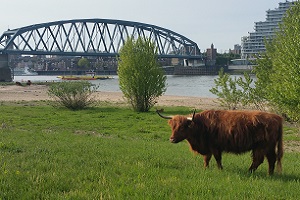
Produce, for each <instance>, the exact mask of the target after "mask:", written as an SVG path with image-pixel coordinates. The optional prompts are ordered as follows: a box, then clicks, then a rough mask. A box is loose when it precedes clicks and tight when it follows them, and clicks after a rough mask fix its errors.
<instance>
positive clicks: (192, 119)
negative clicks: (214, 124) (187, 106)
mask: <svg viewBox="0 0 300 200" xmlns="http://www.w3.org/2000/svg"><path fill="white" fill-rule="evenodd" d="M195 113H196V109H194V112H193V117H192V118H190V117H188V118H187V119H188V120H191V121H194V117H195Z"/></svg>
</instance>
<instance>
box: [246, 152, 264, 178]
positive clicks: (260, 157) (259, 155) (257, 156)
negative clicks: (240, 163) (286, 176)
mask: <svg viewBox="0 0 300 200" xmlns="http://www.w3.org/2000/svg"><path fill="white" fill-rule="evenodd" d="M263 161H264V152H263V150H262V149H253V150H252V164H251V166H250V168H249V171H250V172H251V173H252V172H254V171H255V170H256V169H257V168H258V166H259V165H260V164H261V163H263Z"/></svg>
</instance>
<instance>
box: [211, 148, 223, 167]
mask: <svg viewBox="0 0 300 200" xmlns="http://www.w3.org/2000/svg"><path fill="white" fill-rule="evenodd" d="M213 154H214V157H215V159H216V161H217V166H218V169H223V166H222V152H221V151H218V150H215V151H214V152H213Z"/></svg>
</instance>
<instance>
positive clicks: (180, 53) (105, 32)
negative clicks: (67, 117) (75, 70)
mask: <svg viewBox="0 0 300 200" xmlns="http://www.w3.org/2000/svg"><path fill="white" fill-rule="evenodd" d="M128 37H133V38H135V39H136V38H138V37H142V38H150V39H151V40H152V41H153V42H154V43H155V44H156V46H157V48H158V56H159V58H184V59H201V58H202V57H201V54H200V50H199V48H198V46H197V44H196V43H195V42H193V41H192V40H190V39H188V38H186V37H185V36H183V35H180V34H178V33H175V32H174V31H171V30H168V29H165V28H162V27H159V26H155V25H150V24H145V23H139V22H132V21H123V20H111V19H76V20H65V21H55V22H48V23H41V24H34V25H29V26H25V27H21V28H17V29H13V30H7V31H5V32H4V33H3V34H2V35H1V36H0V54H9V55H10V54H22V55H58V56H98V57H104V56H117V55H118V52H119V50H120V48H121V47H122V45H124V43H125V41H126V39H127V38H128Z"/></svg>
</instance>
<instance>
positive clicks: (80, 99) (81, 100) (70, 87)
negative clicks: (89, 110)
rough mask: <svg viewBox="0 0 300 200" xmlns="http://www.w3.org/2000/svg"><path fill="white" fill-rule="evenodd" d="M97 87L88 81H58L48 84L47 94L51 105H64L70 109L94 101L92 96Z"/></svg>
mask: <svg viewBox="0 0 300 200" xmlns="http://www.w3.org/2000/svg"><path fill="white" fill-rule="evenodd" d="M96 89H97V87H96V86H95V85H92V84H91V83H90V82H88V81H71V82H58V83H53V84H51V85H50V87H49V90H48V95H49V97H50V98H52V99H53V100H54V101H51V104H52V105H53V106H64V107H66V108H68V109H71V110H79V109H83V108H85V107H87V106H89V105H92V104H93V103H95V99H94V98H93V97H92V94H93V92H95V91H96Z"/></svg>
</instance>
